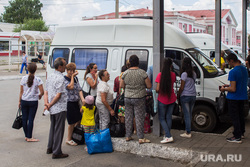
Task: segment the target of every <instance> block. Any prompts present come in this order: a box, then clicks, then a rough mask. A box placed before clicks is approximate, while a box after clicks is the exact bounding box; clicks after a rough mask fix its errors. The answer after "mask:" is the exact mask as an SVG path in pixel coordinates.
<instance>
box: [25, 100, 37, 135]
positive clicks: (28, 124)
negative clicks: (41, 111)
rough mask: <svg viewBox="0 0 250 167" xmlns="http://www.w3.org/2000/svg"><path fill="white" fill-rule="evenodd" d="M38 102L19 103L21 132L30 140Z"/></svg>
mask: <svg viewBox="0 0 250 167" xmlns="http://www.w3.org/2000/svg"><path fill="white" fill-rule="evenodd" d="M37 107H38V101H24V100H22V101H21V108H22V115H23V116H22V118H23V131H24V134H25V137H27V138H32V131H33V122H34V119H35V116H36V111H37Z"/></svg>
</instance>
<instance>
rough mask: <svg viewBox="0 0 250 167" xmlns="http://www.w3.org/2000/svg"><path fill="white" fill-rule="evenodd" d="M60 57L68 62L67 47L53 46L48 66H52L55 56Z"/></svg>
mask: <svg viewBox="0 0 250 167" xmlns="http://www.w3.org/2000/svg"><path fill="white" fill-rule="evenodd" d="M58 57H62V58H64V59H65V60H66V63H67V64H68V62H69V49H68V48H55V49H53V51H52V61H50V67H51V68H54V61H55V59H56V58H58Z"/></svg>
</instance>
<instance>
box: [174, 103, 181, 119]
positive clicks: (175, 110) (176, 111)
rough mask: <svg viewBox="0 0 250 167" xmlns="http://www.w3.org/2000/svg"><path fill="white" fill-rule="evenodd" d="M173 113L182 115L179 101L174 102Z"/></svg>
mask: <svg viewBox="0 0 250 167" xmlns="http://www.w3.org/2000/svg"><path fill="white" fill-rule="evenodd" d="M173 115H176V116H179V115H180V105H179V103H176V102H174V109H173Z"/></svg>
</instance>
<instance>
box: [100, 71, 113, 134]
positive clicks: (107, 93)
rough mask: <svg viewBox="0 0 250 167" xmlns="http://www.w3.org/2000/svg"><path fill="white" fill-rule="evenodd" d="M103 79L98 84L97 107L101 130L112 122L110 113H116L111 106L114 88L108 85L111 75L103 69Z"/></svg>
mask: <svg viewBox="0 0 250 167" xmlns="http://www.w3.org/2000/svg"><path fill="white" fill-rule="evenodd" d="M99 78H100V79H101V81H100V82H99V84H98V85H97V98H96V107H97V109H98V112H99V128H100V130H103V129H106V128H108V124H109V122H110V114H111V115H112V116H114V115H115V112H114V110H113V109H112V108H111V107H110V105H111V104H112V102H113V93H114V92H113V89H112V88H111V87H110V86H109V85H108V83H107V82H108V81H109V79H110V75H109V73H108V71H106V70H101V71H100V72H99Z"/></svg>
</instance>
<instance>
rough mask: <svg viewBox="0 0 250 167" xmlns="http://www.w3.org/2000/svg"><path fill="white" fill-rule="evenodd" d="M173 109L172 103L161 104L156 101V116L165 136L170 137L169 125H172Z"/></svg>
mask: <svg viewBox="0 0 250 167" xmlns="http://www.w3.org/2000/svg"><path fill="white" fill-rule="evenodd" d="M173 110H174V103H172V104H163V103H161V102H160V101H158V114H159V115H158V118H159V121H160V123H161V126H162V128H163V129H164V131H165V136H166V137H171V136H172V135H171V133H170V130H171V127H172V113H173Z"/></svg>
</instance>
